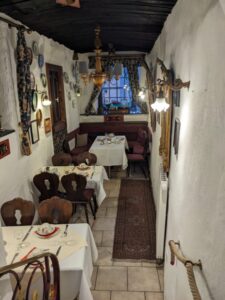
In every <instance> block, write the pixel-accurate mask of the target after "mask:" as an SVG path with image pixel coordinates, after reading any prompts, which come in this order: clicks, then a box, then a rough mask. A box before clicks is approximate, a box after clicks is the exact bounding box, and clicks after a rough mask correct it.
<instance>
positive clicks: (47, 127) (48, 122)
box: [44, 118, 52, 133]
mask: <svg viewBox="0 0 225 300" xmlns="http://www.w3.org/2000/svg"><path fill="white" fill-rule="evenodd" d="M44 127H45V133H49V132H51V131H52V122H51V119H50V118H46V119H45V120H44Z"/></svg>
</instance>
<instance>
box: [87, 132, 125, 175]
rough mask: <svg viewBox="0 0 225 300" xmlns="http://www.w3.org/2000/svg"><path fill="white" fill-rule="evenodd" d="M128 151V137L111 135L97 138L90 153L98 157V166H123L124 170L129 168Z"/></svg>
mask: <svg viewBox="0 0 225 300" xmlns="http://www.w3.org/2000/svg"><path fill="white" fill-rule="evenodd" d="M126 149H128V143H127V139H126V136H124V135H117V136H115V135H110V134H109V135H105V136H97V137H96V139H95V140H94V142H93V144H92V145H91V148H90V149H89V152H90V153H94V154H95V155H96V156H97V165H102V166H107V167H111V166H122V169H123V170H124V169H126V168H127V166H128V161H127V155H126Z"/></svg>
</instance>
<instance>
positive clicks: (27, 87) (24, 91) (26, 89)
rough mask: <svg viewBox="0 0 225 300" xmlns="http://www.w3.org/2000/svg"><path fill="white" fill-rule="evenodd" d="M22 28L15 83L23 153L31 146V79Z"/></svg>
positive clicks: (27, 151)
mask: <svg viewBox="0 0 225 300" xmlns="http://www.w3.org/2000/svg"><path fill="white" fill-rule="evenodd" d="M24 32H25V30H24V28H23V27H20V28H19V29H18V33H17V49H16V54H17V85H18V98H19V106H20V115H21V123H20V124H21V129H22V134H21V150H22V154H23V155H30V154H31V146H30V140H29V135H28V130H29V127H30V120H31V102H32V93H31V80H30V59H29V52H28V48H27V45H26V40H25V35H24Z"/></svg>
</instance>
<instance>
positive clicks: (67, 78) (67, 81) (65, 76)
mask: <svg viewBox="0 0 225 300" xmlns="http://www.w3.org/2000/svg"><path fill="white" fill-rule="evenodd" d="M63 77H64V81H65V83H69V76H68V74H67V73H66V72H64V73H63Z"/></svg>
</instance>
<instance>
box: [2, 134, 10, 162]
mask: <svg viewBox="0 0 225 300" xmlns="http://www.w3.org/2000/svg"><path fill="white" fill-rule="evenodd" d="M9 154H10V146H9V139H7V140H4V141H2V142H0V159H1V158H3V157H5V156H7V155H9Z"/></svg>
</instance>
